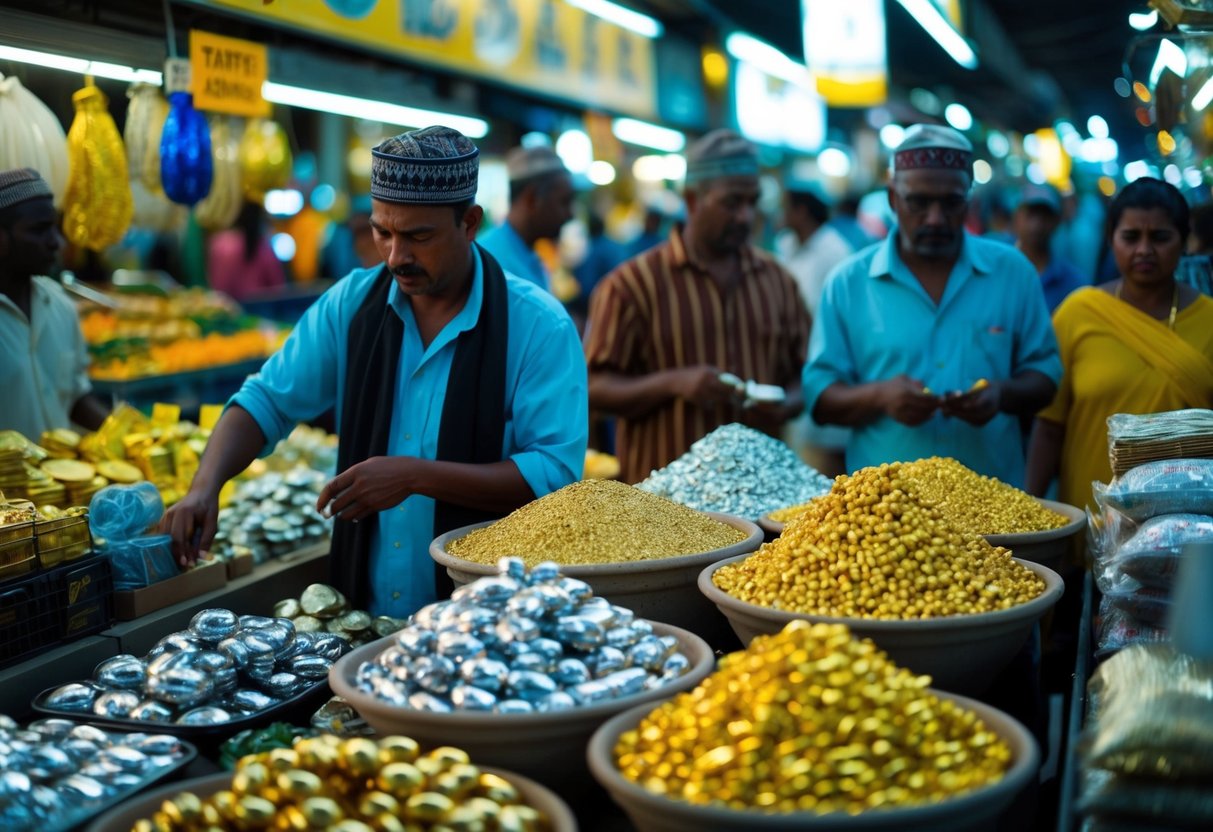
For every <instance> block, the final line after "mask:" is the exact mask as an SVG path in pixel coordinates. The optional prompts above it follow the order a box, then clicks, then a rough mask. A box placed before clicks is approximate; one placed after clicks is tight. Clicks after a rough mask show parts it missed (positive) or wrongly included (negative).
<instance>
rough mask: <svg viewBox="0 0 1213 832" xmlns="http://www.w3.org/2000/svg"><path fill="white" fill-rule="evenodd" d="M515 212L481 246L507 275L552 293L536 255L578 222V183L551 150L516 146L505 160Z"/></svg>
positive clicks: (547, 277)
mask: <svg viewBox="0 0 1213 832" xmlns="http://www.w3.org/2000/svg"><path fill="white" fill-rule="evenodd" d="M505 164H506V170H507V172H508V175H509V178H510V211H509V213H508V214H507V215H506V218H505V222H503V223H502V224H501V225H499V226H497V227H496V228H494V229H492V230H490V231H487V232H485V234H484V236H482V237H481V238H480V240H479V242H480V245H481V246H483V247H484V249H485V250H486V251H487V252H488V253H489V254H491V255H493V256H494V257H496V258H497V262H499V263H500V264H501V268H503V269H505V270H506V271H507V272H508V273H510V274H513V275H517V276H518V277H522V278H525V279H526V280H529V281H531V282H532V283H534V284H535V285H536V286H539V287H541V288H544V289H551V276H550V275H549V274H548V270H547V267H546V266H545V265H544V264H543V261H542V260H540V259H539V255H537V254H535V243H536V242H538V241H539V240H554V239H556V238H557V237H558V236H560V229H561V228H563V227H564V224H565V223H567V222H568V221H569V220H571V219H572V218H573V178H572V176H570V175H569V171H568V168H566V167H565V166H564V162H562V161H560V157H559V156H557V155H556V153H555V151H553V150H552V149H551V148H550V147H516V148H514V149H513V150H512V151H510V153H509V154H508V155H507V156H506V160H505Z"/></svg>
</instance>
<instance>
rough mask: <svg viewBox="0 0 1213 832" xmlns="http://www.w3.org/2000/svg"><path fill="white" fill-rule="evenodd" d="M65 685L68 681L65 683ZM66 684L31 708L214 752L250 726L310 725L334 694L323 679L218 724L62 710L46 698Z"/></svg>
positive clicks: (41, 696) (45, 693)
mask: <svg viewBox="0 0 1213 832" xmlns="http://www.w3.org/2000/svg"><path fill="white" fill-rule="evenodd" d="M64 684H68V683H67V682H65V683H64ZM60 687H62V685H55V686H54V687H53V688H47V689H46V690H44V691H42V692H41V693H39V694H38V695H37V696H35V697H34V701H33V702H32V703H31V708H32V709H33V710H34V712H35V713H37V714H40V715H42V716H53V717H59V718H61V719H71V720H74V721H76V722H84V723H87V724H89V725H96V726H97V727H99V728H116V729H119V730H122V731H140V732H143V733H152V734H171V735H172V736H174V737H179V738H181V739H183V740H186V741H188V742H191V743H193V744H194V745H196V746H197V747H198V748H199V749H201V750H203V751H213V750H214V749H216V748H218V747H219V746H220V745H222V744H223V743H224V742H225V741H226V740H228V739H229V738H231V737H232V736H234V735H235V734H238V733H240V732H241V731H243V730H244V729H246V728H263V727H265V726H266V725H269V724H271V723H273V722H290V723H294V724H303V725H306V724H308V722H309V721H310V719H311V716H312V714H313V713H314V712H315V711H316V709H317V708H319V707H320V706H321V705H323V704H324V703H325V702H327V701H328V699H329V697H330V696H332V694H331V693H330V691H329V683H328V680H321V681H319V682H317V683H316V684H314V685H312V686H311V687H310V688H307V689H306V690H304V691H303V692H302V693H297V694H295V695H294V696H292V697H291V698H290V699H285V700H283V701H282V702H279V703H278V704H277V705H275V706H273V707H272V708H266V709H265V710H264V711H261V712H260V713H256V714H253V715H251V716H246V717H241V718H240V719H233V720H232V721H231V722H220V723H218V724H216V725H178V724H176V723H175V722H141V721H139V720H135V719H118V718H116V717H106V716H97V715H96V714H88V713H80V712H79V711H61V710H58V709H55V708H51V707H50V706H48V705H47V704H46V699H47V697H48V696H50V695H51V694H52V693H54V692H55V691H56V690H58V689H59V688H60Z"/></svg>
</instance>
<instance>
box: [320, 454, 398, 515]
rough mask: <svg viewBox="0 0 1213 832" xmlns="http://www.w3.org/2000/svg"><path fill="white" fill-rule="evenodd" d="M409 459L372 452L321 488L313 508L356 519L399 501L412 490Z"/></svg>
mask: <svg viewBox="0 0 1213 832" xmlns="http://www.w3.org/2000/svg"><path fill="white" fill-rule="evenodd" d="M412 461H413V460H412V459H411V458H410V457H405V456H373V457H371V458H370V459H368V460H366V461H365V462H359V463H358V464H357V465H351V466H350V467H349V468H347V469H345V470H344V471H342V472H341V473H340V474H338V475H337V476H336V477H334V478H333V479H331V480H330V481H329V483H328V485H326V486H325V487H324V490H323V491H321V492H320V497H319V499H317V500H316V510H317V511H319V512H320V513H321V514H324V515H325V516H326V517H339V518H340V519H342V520H350V521H352V522H354V523H357V522H358V521H359V520H361V519H363V518H364V517H369V516H370V515H372V514H375V513H376V512H380V511H383V510H384V509H389V508H391V507H392V506H395V505H399V504H400V503H402V502H404V500H405V498H407V497H410V496H412V495H413V494H414V493H415V492H414V491H413V489H412V488H411V487H410V485H409V484H408V481H409V476H408V475H409V469H410V464H411V463H412Z"/></svg>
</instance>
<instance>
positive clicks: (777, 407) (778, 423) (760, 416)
mask: <svg viewBox="0 0 1213 832" xmlns="http://www.w3.org/2000/svg"><path fill="white" fill-rule="evenodd" d="M792 416H793V413H792V408H790V407H788V405H787V403H785V402H751V403H750V404H749V405H747V406H746V407H745V408H744V409H743V410H742V411H741V422H742V424H744V425H746V426H748V427H751V428H754V429H755V430H760V431H762V432H763V433H766V434H769V435H771V436H777V435H778V434H779V431H780V430H781V429H782V428H783V426H784V424H786V423H787V421H788V420H789V419H791V418H792Z"/></svg>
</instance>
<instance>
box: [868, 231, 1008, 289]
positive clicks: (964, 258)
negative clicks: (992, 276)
mask: <svg viewBox="0 0 1213 832" xmlns="http://www.w3.org/2000/svg"><path fill="white" fill-rule="evenodd" d="M962 233H963V234H964V242H963V243H962V244H961V246H960V257H958V258H957V259H956V265H954V266H953V267H952V274H954V275H955V274H964V273H965V272H972V273H974V274H989V273H990V272H991V271H992V270H993V264H992V263H991V262H990V257H989V252H988V250H987V251H983V250H981V249H980V248H978V247H977V246H975V245H973V242H972V235H970V234H969V232H967V231H964V232H962ZM895 271H899V272H901V273H902V274H909V271H910V270H909V269H908V268H907V267H906V265H905V263H904V262H903V261H902V259H901V256H900V255H899V254H898V253H897V226H893V227H892V228H891V229H889V235H888V236H887V237H885V238H884V240H883V241H882V242H881V244H880V246H879V247H878V248H877V249H876V253H875V255H874V256H873V257H872V262H871V264H870V265H869V266H868V276H869V277H892V276H893V274H894V272H895Z"/></svg>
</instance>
